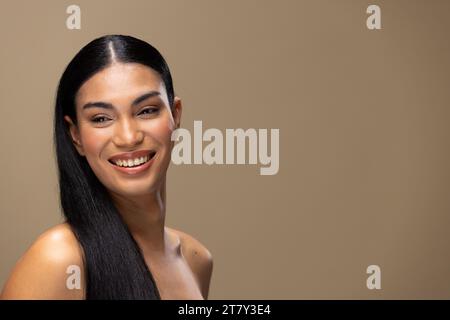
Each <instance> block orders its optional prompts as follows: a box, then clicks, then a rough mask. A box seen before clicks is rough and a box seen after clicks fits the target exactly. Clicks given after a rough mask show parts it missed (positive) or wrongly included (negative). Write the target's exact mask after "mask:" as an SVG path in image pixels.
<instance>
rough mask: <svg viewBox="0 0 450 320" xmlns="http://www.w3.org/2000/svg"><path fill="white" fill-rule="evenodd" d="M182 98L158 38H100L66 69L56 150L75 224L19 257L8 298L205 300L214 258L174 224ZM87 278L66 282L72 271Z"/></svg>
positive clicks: (64, 202) (65, 203) (67, 211)
mask: <svg viewBox="0 0 450 320" xmlns="http://www.w3.org/2000/svg"><path fill="white" fill-rule="evenodd" d="M181 110H182V105H181V100H180V99H179V98H178V97H177V96H175V94H174V90H173V85H172V78H171V75H170V71H169V68H168V66H167V64H166V62H165V60H164V58H163V57H162V56H161V54H160V53H159V52H158V51H157V50H156V49H155V48H154V47H152V46H151V45H150V44H148V43H146V42H144V41H142V40H139V39H136V38H133V37H130V36H123V35H108V36H104V37H101V38H98V39H95V40H93V41H92V42H90V43H89V44H87V45H86V46H85V47H84V48H82V49H81V50H80V52H78V54H77V55H76V56H75V57H74V58H73V59H72V61H71V62H70V63H69V65H68V66H67V68H66V70H65V71H64V73H63V75H62V77H61V80H60V83H59V87H58V92H57V98H56V106H55V118H54V124H55V132H54V133H55V135H54V138H55V149H56V157H57V164H58V176H59V186H60V199H61V207H62V209H63V213H64V216H65V218H66V221H65V222H64V223H63V224H61V225H58V226H55V227H53V228H51V229H49V230H47V231H46V232H44V233H43V234H42V235H41V236H40V237H39V238H38V239H37V240H36V242H35V243H34V244H33V245H32V246H31V247H30V249H29V250H28V251H27V252H26V253H25V255H24V256H23V257H22V258H21V259H20V260H19V262H18V263H17V264H16V266H15V268H14V270H13V272H12V274H11V276H10V278H9V280H8V281H7V283H6V285H5V287H4V290H3V292H2V298H4V299H206V298H207V296H208V291H209V284H210V279H211V274H212V267H213V262H212V255H211V253H210V252H209V250H208V249H207V248H206V247H205V246H204V245H203V244H202V243H200V242H199V241H198V240H196V239H195V238H194V237H192V236H190V235H188V234H186V233H184V232H181V231H179V230H175V229H172V228H169V227H167V226H166V225H165V215H166V173H167V169H168V167H169V164H170V159H171V151H172V149H173V147H174V145H173V143H174V142H173V141H172V140H171V134H172V132H173V131H174V130H176V129H177V128H179V126H180V119H181ZM74 265H75V266H79V267H80V270H81V277H80V279H79V280H80V282H81V285H80V286H79V287H77V286H75V287H74V286H67V283H66V280H67V277H68V276H69V275H68V274H67V270H72V267H73V266H74Z"/></svg>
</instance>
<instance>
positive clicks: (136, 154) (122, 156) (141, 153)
mask: <svg viewBox="0 0 450 320" xmlns="http://www.w3.org/2000/svg"><path fill="white" fill-rule="evenodd" d="M152 153H156V152H155V151H153V150H138V151H133V152H125V153H118V154H116V155H114V156H112V157H111V158H109V159H108V160H109V161H118V160H133V159H136V158H141V157H145V156H147V155H150V154H152Z"/></svg>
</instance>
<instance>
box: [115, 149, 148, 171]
mask: <svg viewBox="0 0 450 320" xmlns="http://www.w3.org/2000/svg"><path fill="white" fill-rule="evenodd" d="M155 154H156V151H150V152H149V154H147V155H146V156H144V157H140V158H134V159H124V160H116V161H112V160H108V162H109V163H111V164H112V165H114V166H117V167H121V168H136V167H140V166H142V165H144V164H146V163H147V162H149V161H150V160H152V159H153V158H154V156H155Z"/></svg>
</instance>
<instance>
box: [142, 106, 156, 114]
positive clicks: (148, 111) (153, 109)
mask: <svg viewBox="0 0 450 320" xmlns="http://www.w3.org/2000/svg"><path fill="white" fill-rule="evenodd" d="M157 112H158V108H145V109H143V110H142V111H141V112H140V113H139V114H144V115H148V114H153V113H157Z"/></svg>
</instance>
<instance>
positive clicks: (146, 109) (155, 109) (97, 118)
mask: <svg viewBox="0 0 450 320" xmlns="http://www.w3.org/2000/svg"><path fill="white" fill-rule="evenodd" d="M158 110H159V109H158V108H145V109H143V110H142V111H141V112H139V114H142V113H143V112H144V111H152V112H150V113H146V115H151V114H154V113H157V112H158ZM99 119H108V118H107V117H105V116H99V117H94V118H92V120H91V121H92V122H94V123H104V122H106V120H105V121H99Z"/></svg>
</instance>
